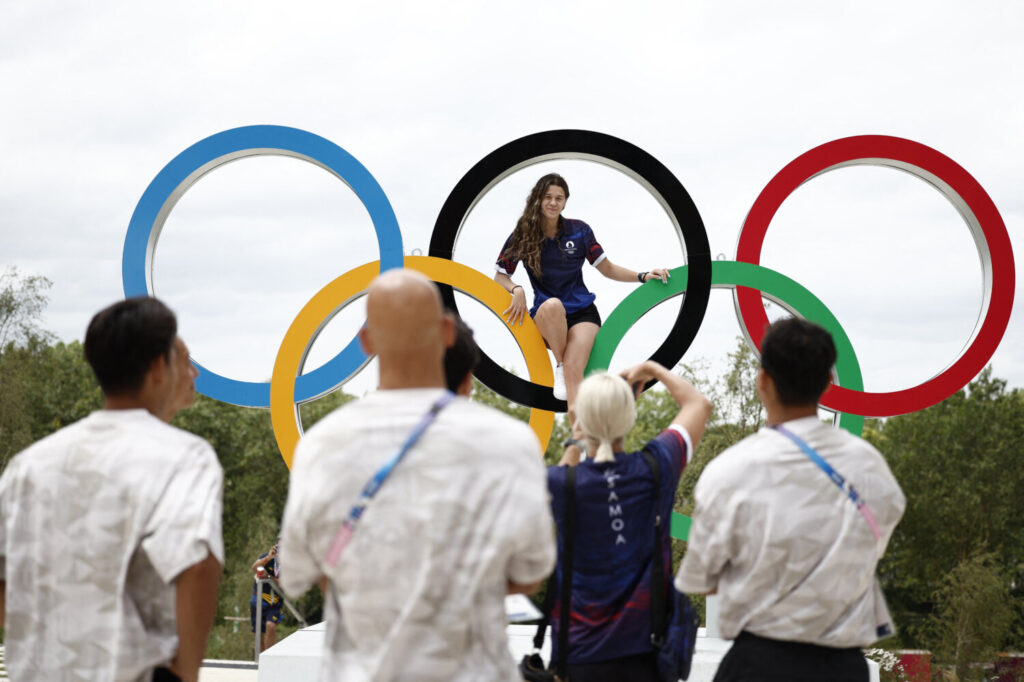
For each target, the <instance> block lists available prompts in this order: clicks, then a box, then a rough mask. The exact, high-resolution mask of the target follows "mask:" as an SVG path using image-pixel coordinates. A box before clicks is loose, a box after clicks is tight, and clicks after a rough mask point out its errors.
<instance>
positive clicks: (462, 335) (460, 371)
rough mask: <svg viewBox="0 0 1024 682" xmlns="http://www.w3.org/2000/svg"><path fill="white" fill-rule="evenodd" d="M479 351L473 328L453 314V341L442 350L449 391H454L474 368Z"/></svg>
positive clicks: (478, 357) (478, 358) (445, 377)
mask: <svg viewBox="0 0 1024 682" xmlns="http://www.w3.org/2000/svg"><path fill="white" fill-rule="evenodd" d="M479 360H480V351H479V349H477V347H476V341H474V340H473V330H472V329H470V328H469V326H468V325H467V324H466V323H465V322H463V321H462V318H461V317H458V316H457V315H456V316H455V343H453V344H452V345H451V346H450V347H449V348H448V349H447V350H445V352H444V379H445V383H447V384H448V390H449V391H456V390H458V388H459V385H460V384H461V383H462V380H463V379H465V378H466V375H467V374H469V373H470V372H472V371H473V370H474V369H475V368H476V363H477V362H478V361H479Z"/></svg>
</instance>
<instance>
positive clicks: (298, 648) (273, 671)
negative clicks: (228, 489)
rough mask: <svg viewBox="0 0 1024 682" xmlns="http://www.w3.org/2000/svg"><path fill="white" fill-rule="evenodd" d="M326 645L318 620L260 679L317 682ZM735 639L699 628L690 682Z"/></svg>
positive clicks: (524, 644)
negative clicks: (321, 654)
mask: <svg viewBox="0 0 1024 682" xmlns="http://www.w3.org/2000/svg"><path fill="white" fill-rule="evenodd" d="M506 632H507V633H508V648H509V651H510V652H511V653H512V658H513V659H514V660H516V661H519V660H520V659H521V658H522V657H523V656H525V655H527V654H529V653H530V652H531V651H532V650H533V635H534V633H535V632H537V627H536V626H535V625H509V626H508V628H507V629H506ZM323 645H324V624H323V623H317V624H316V625H311V626H310V627H308V628H306V629H304V630H298V631H297V632H295V633H294V634H292V635H291V636H289V637H286V638H285V639H283V640H281V641H280V642H278V643H277V644H275V645H274V646H272V647H270V648H269V649H267V650H266V651H264V652H263V653H262V654H260V668H259V676H258V678H257V680H258V682H316V680H317V677H318V675H319V673H320V652H321V650H322V649H323ZM731 646H732V641H730V640H725V639H718V638H717V637H708V636H707V632H706V630H705V629H704V628H700V629H699V630H698V631H697V650H696V651H695V652H694V655H693V667H692V668H691V670H690V677H689V682H711V680H712V679H714V677H715V671H716V670H718V664H719V663H721V662H722V657H724V656H725V653H726V652H727V651H728V650H729V647H731ZM541 655H542V656H543V657H544V660H545V661H547V660H550V657H551V631H550V630H548V632H547V636H546V637H545V638H544V646H543V647H541ZM868 669H869V671H870V674H871V682H879V678H878V664H877V663H875V662H874V661H868Z"/></svg>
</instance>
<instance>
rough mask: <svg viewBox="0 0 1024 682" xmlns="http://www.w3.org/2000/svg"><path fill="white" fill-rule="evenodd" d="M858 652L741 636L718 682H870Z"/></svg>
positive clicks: (742, 634)
mask: <svg viewBox="0 0 1024 682" xmlns="http://www.w3.org/2000/svg"><path fill="white" fill-rule="evenodd" d="M868 679H869V677H868V663H867V660H865V658H864V652H862V651H861V650H860V649H859V648H857V647H853V648H851V649H834V648H832V647H827V646H817V645H815V644H804V643H802V642H783V641H779V640H775V639H768V638H766V637H758V636H757V635H752V634H750V633H749V632H741V633H740V636H739V637H737V638H736V641H735V642H733V645H732V648H731V649H729V651H728V653H726V654H725V658H723V659H722V663H721V665H719V666H718V672H717V673H715V682H770V681H771V682H774V681H776V680H779V681H781V680H786V681H787V682H825V681H828V682H868Z"/></svg>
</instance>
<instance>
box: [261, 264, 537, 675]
mask: <svg viewBox="0 0 1024 682" xmlns="http://www.w3.org/2000/svg"><path fill="white" fill-rule="evenodd" d="M454 338H455V327H454V323H453V320H452V318H451V317H450V316H448V315H446V314H445V313H444V312H443V310H442V307H441V300H440V296H439V295H438V292H437V288H436V287H435V286H434V284H433V283H432V282H430V281H429V280H427V279H426V278H424V277H423V276H422V275H420V274H418V273H416V272H413V271H409V270H390V271H388V272H386V273H385V274H383V275H381V276H380V277H378V278H377V279H376V280H375V281H374V283H373V284H372V285H371V286H370V289H369V291H368V294H367V300H366V326H365V327H364V328H363V330H362V331H361V332H360V340H361V342H362V345H363V347H364V349H365V350H366V351H367V352H368V353H374V354H376V355H377V357H378V359H379V364H380V386H379V389H378V390H377V391H376V392H374V393H371V394H369V395H367V396H366V397H365V398H363V399H361V400H358V401H353V402H351V403H348V404H346V405H345V406H344V407H342V408H340V409H338V410H337V411H336V412H334V413H333V414H331V415H329V416H327V417H325V418H324V419H322V420H320V421H319V422H318V423H317V424H316V426H314V427H313V428H312V429H311V430H310V431H309V433H308V434H307V435H306V436H305V437H304V438H303V439H302V441H301V442H300V443H299V446H298V448H297V449H296V451H295V458H294V462H293V465H292V473H291V481H290V487H289V490H288V503H287V505H286V507H285V513H284V520H283V523H282V525H283V528H282V539H281V554H280V561H281V575H282V580H281V584H282V586H283V587H284V589H285V591H286V592H287V593H288V594H290V595H293V596H298V595H300V594H302V593H303V592H304V591H305V590H307V589H308V588H309V587H310V586H311V585H313V584H314V583H320V585H321V586H322V587H323V588H324V589H325V599H324V602H325V603H324V612H325V619H326V621H327V632H326V641H325V646H324V653H323V656H324V659H323V665H322V667H321V673H320V679H321V680H346V681H353V680H374V681H386V680H411V679H415V680H424V681H429V680H438V681H440V680H445V681H446V682H447V681H450V680H467V681H468V680H474V681H477V680H507V681H508V682H512V681H513V680H518V679H519V678H518V672H517V669H516V664H515V662H514V661H513V660H512V657H511V654H510V653H509V649H508V641H507V638H506V634H505V611H504V596H505V594H506V593H507V592H531V591H533V590H536V588H537V587H538V586H539V583H540V581H541V580H543V579H544V578H545V577H546V576H547V575H548V574H549V573H550V572H551V570H552V568H553V567H554V563H555V553H556V550H555V543H554V538H553V533H552V528H553V523H552V519H551V513H550V510H549V508H548V503H547V491H546V488H545V472H544V467H543V465H542V461H541V453H540V446H539V444H538V443H537V439H536V437H535V436H534V435H533V433H532V432H531V431H530V429H529V428H528V427H527V426H526V425H525V424H523V423H521V422H518V421H516V420H514V419H511V418H509V417H507V416H505V415H504V414H501V413H500V412H497V411H495V410H492V409H490V408H487V407H483V406H481V405H477V404H472V403H470V402H469V401H468V400H467V399H466V398H464V397H461V396H460V397H453V396H452V394H451V393H450V392H449V391H448V390H447V389H446V388H445V373H444V368H443V364H442V363H443V358H444V355H445V348H446V347H448V346H450V345H451V344H452V343H453V341H454ZM431 414H433V415H434V416H433V418H432V419H431V418H430V416H429V415H431ZM424 422H426V423H427V424H428V425H427V426H426V427H425V429H424V430H423V431H422V434H421V435H420V436H419V438H417V439H416V440H415V442H414V443H413V445H412V446H411V447H410V448H409V449H408V451H407V453H406V454H405V456H404V457H403V458H402V459H400V460H399V461H398V462H397V463H396V464H395V465H394V467H393V468H390V469H389V468H388V466H387V465H388V463H389V462H391V461H392V460H393V459H395V457H396V455H397V454H398V453H399V452H400V451H401V450H402V448H403V444H404V443H406V441H407V440H409V439H410V435H412V434H414V432H416V431H418V427H419V426H422V424H423V423H424ZM373 479H380V480H382V481H383V482H382V483H381V484H380V486H379V488H377V489H376V492H375V493H374V494H372V495H369V496H367V494H366V493H365V492H364V490H365V489H367V484H368V482H370V481H371V480H373ZM357 500H360V501H364V500H365V501H366V506H365V509H364V512H360V513H358V514H352V513H351V512H350V510H352V509H353V505H354V504H355V503H356V502H357ZM350 518H357V523H355V524H353V525H352V526H345V525H344V524H345V523H346V519H350ZM343 527H345V528H348V529H350V530H346V531H345V532H342V533H339V531H340V530H341V529H342V528H343Z"/></svg>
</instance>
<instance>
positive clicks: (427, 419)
mask: <svg viewBox="0 0 1024 682" xmlns="http://www.w3.org/2000/svg"><path fill="white" fill-rule="evenodd" d="M454 397H455V394H454V393H452V392H451V391H445V393H444V395H443V396H441V397H440V398H438V399H437V401H436V402H435V403H434V404H433V405H431V406H430V409H429V410H428V411H427V413H426V414H424V415H423V418H422V419H420V421H419V423H418V424H417V425H416V428H414V429H413V430H412V433H410V434H409V437H408V438H406V439H405V443H403V444H402V447H401V448H400V449H399V451H398V453H397V454H396V455H395V456H394V457H392V458H391V459H390V460H388V461H387V462H386V463H385V464H384V466H382V467H381V468H380V469H378V470H377V473H376V474H374V475H373V477H372V478H370V480H369V481H367V483H366V485H365V486H364V487H363V492H362V493H360V494H359V499H358V500H356V503H355V504H354V505H352V509H351V510H350V511H349V513H348V518H346V519H345V522H344V523H342V524H341V528H340V529H339V530H338V534H337V535H335V536H334V542H332V543H331V548H330V549H329V550H328V551H327V557H326V561H327V565H328V566H337V565H338V560H339V559H340V558H341V553H342V551H343V550H344V549H345V546H346V545H347V544H348V543H349V540H351V539H352V535H353V534H354V533H355V531H356V526H358V525H359V519H360V518H362V516H363V512H364V511H366V506H367V505H368V504H369V503H370V500H372V499H373V496H374V495H376V494H377V491H379V490H380V487H381V486H382V485H383V484H384V481H385V480H387V477H388V476H390V475H391V472H392V470H393V469H394V468H395V466H396V465H397V464H398V463H399V462H401V461H402V458H403V457H405V455H406V453H407V452H409V448H411V447H412V446H413V443H415V442H416V441H418V440H419V439H420V436H422V435H423V432H424V431H426V430H427V427H428V426H430V424H431V423H432V422H433V421H434V417H436V416H437V413H438V412H440V411H441V410H443V409H444V408H445V407H446V406H447V405H448V403H450V402H451V401H452V398H454Z"/></svg>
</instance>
